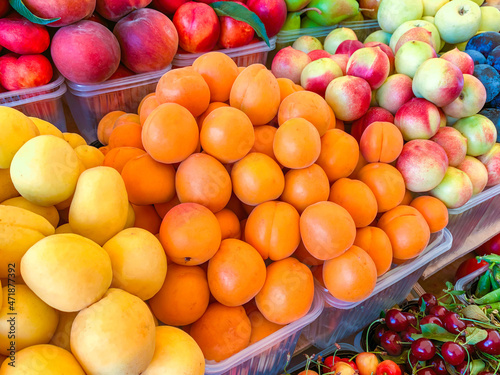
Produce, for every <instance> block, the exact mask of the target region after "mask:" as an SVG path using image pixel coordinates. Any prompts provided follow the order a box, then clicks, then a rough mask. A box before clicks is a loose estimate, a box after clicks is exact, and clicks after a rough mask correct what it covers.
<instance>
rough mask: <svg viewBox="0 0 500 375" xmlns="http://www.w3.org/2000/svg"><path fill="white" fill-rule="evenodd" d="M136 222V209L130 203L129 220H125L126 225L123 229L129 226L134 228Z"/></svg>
mask: <svg viewBox="0 0 500 375" xmlns="http://www.w3.org/2000/svg"><path fill="white" fill-rule="evenodd" d="M134 224H135V211H134V207H132V204H130V202H129V204H128V210H127V221H126V222H125V226H124V227H123V229H127V228H132V227H133V226H134Z"/></svg>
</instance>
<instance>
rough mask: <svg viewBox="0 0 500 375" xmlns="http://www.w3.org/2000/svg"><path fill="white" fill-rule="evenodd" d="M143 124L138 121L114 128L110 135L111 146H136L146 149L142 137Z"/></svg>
mask: <svg viewBox="0 0 500 375" xmlns="http://www.w3.org/2000/svg"><path fill="white" fill-rule="evenodd" d="M141 133H142V126H141V125H139V124H136V123H128V124H124V125H122V126H120V127H118V128H114V129H113V131H112V132H111V135H110V136H109V147H110V148H111V149H113V148H116V147H135V148H140V149H142V150H144V146H143V144H142V139H141Z"/></svg>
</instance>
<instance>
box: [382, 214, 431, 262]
mask: <svg viewBox="0 0 500 375" xmlns="http://www.w3.org/2000/svg"><path fill="white" fill-rule="evenodd" d="M378 227H379V228H380V229H382V230H383V231H384V232H385V233H386V234H387V236H388V237H389V239H390V240H391V245H392V253H393V256H394V258H397V259H400V260H406V259H411V258H415V257H416V256H418V255H419V254H420V253H421V252H422V251H423V250H424V249H425V248H426V246H427V244H428V243H429V238H430V234H431V233H430V229H429V225H428V224H427V222H426V221H425V218H424V217H423V216H422V214H421V213H420V212H419V211H418V210H417V209H416V208H414V207H411V206H397V207H395V208H393V209H391V210H390V211H387V212H386V213H385V214H383V215H382V217H381V218H380V220H379V221H378Z"/></svg>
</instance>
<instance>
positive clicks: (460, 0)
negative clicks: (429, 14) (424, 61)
mask: <svg viewBox="0 0 500 375" xmlns="http://www.w3.org/2000/svg"><path fill="white" fill-rule="evenodd" d="M434 23H435V24H436V27H437V28H438V30H439V34H441V38H443V40H444V41H445V42H446V43H450V44H456V43H462V42H465V41H467V40H469V39H470V38H472V37H473V36H474V34H475V33H476V32H477V31H478V30H479V25H480V24H481V9H480V8H479V5H477V4H476V3H475V2H473V1H471V0H453V1H451V2H449V3H448V4H445V5H443V6H442V7H441V9H439V10H438V11H437V13H436V16H435V17H434Z"/></svg>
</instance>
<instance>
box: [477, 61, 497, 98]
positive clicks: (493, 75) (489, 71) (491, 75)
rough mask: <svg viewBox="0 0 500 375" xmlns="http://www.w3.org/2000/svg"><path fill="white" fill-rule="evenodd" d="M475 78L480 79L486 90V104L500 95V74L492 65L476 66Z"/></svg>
mask: <svg viewBox="0 0 500 375" xmlns="http://www.w3.org/2000/svg"><path fill="white" fill-rule="evenodd" d="M473 74H474V77H476V78H477V79H479V80H480V81H481V83H482V84H483V85H484V88H485V89H486V103H488V102H490V101H491V100H493V98H495V96H497V95H498V94H499V93H500V73H498V71H497V70H496V69H495V68H493V67H492V66H490V65H487V64H479V65H476V66H474V73H473Z"/></svg>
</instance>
